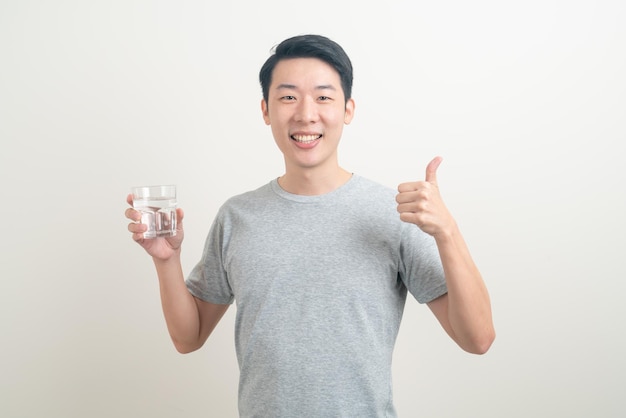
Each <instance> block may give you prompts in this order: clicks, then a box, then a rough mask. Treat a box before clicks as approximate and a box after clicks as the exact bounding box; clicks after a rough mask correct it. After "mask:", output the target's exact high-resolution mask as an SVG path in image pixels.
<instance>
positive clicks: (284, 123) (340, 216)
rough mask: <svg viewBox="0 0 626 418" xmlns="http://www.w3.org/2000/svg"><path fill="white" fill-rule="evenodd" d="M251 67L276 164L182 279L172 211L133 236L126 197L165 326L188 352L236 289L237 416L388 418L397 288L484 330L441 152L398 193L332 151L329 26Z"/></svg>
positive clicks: (454, 328)
mask: <svg viewBox="0 0 626 418" xmlns="http://www.w3.org/2000/svg"><path fill="white" fill-rule="evenodd" d="M260 81H261V85H262V90H263V100H262V102H261V109H262V113H263V119H264V121H265V123H266V124H267V125H269V126H271V129H272V133H273V136H274V140H275V141H276V144H277V145H278V148H279V149H280V151H281V152H282V154H283V156H284V161H285V173H284V174H283V175H282V176H281V177H279V178H278V179H275V180H272V181H270V182H269V183H268V184H266V185H264V186H262V187H260V188H259V189H257V190H254V191H251V192H248V193H244V194H242V195H239V196H235V197H233V198H231V199H229V200H228V201H227V202H226V203H225V204H224V205H223V206H222V207H221V208H220V210H219V212H218V214H217V216H216V218H215V221H214V223H213V225H212V227H211V230H210V232H209V235H208V238H207V241H206V246H205V249H204V253H203V256H202V259H201V260H200V262H199V263H198V264H197V265H196V267H195V268H194V269H193V271H192V272H191V274H190V275H189V277H188V278H187V280H186V281H185V279H184V277H183V271H182V267H181V263H180V246H181V243H182V241H183V228H182V222H179V226H178V228H179V230H178V234H177V235H176V236H174V237H169V238H157V239H143V237H142V233H143V232H144V231H145V226H144V225H142V224H140V223H138V221H139V220H140V216H139V214H138V213H137V212H136V211H135V210H133V209H132V208H129V209H127V211H126V216H127V217H128V218H129V219H131V220H132V221H134V222H133V223H130V224H129V230H130V232H132V233H133V239H134V240H135V241H137V242H138V243H139V244H140V245H141V246H142V247H143V248H145V250H146V251H147V252H148V254H150V255H151V256H152V258H153V260H154V264H155V266H156V270H157V274H158V277H159V283H160V290H161V298H162V304H163V310H164V313H165V318H166V322H167V326H168V330H169V332H170V335H171V337H172V340H173V342H174V344H175V346H176V348H177V349H178V350H179V351H180V352H182V353H187V352H190V351H194V350H197V349H198V348H200V347H201V346H202V345H203V344H204V342H205V341H206V340H207V338H208V337H209V335H210V334H211V332H212V330H213V329H214V328H215V326H216V325H217V323H218V322H219V320H220V318H221V317H222V315H223V314H224V313H225V312H226V310H227V309H228V306H229V305H230V304H231V303H232V302H233V301H235V302H236V303H237V316H236V350H237V359H238V362H239V367H240V371H241V374H240V386H239V412H240V415H241V416H242V417H295V416H297V417H308V418H310V417H339V416H350V417H353V416H355V417H356V416H358V417H393V416H396V414H395V410H394V406H393V402H392V390H391V382H392V379H391V357H392V352H393V347H394V343H395V340H396V336H397V333H398V329H399V326H400V320H401V317H402V312H403V308H404V303H405V300H406V296H407V291H408V292H410V293H411V294H412V295H413V296H414V297H415V298H416V299H417V300H418V301H419V302H420V303H426V304H427V305H428V306H429V308H430V309H431V310H432V312H433V313H434V315H435V316H436V317H437V319H438V320H439V322H440V323H441V325H442V326H443V328H444V329H445V331H446V332H447V333H448V334H449V335H450V337H451V338H452V339H453V340H454V341H455V342H456V343H457V344H458V345H459V346H460V347H462V348H463V349H464V350H466V351H468V352H471V353H484V352H486V351H487V349H488V348H489V346H490V345H491V343H492V341H493V339H494V329H493V325H492V319H491V307H490V302H489V296H488V293H487V290H486V288H485V285H484V283H483V280H482V278H481V276H480V273H479V271H478V269H477V268H476V266H475V265H474V262H473V261H472V258H471V256H470V253H469V251H468V249H467V247H466V245H465V242H464V240H463V237H462V236H461V233H460V232H459V229H458V227H457V225H456V222H455V221H454V219H453V217H452V216H451V215H450V213H449V212H448V210H447V209H446V206H445V205H444V203H443V202H442V199H441V197H440V194H439V190H438V187H437V177H436V172H437V168H438V166H439V164H440V162H441V159H440V158H435V159H434V160H433V161H431V162H430V164H428V166H427V167H426V176H425V179H424V180H423V181H415V182H410V183H404V184H401V185H400V186H399V187H398V191H399V193H397V194H396V192H395V191H393V190H391V189H388V188H386V187H383V186H380V185H378V184H376V183H374V182H371V181H369V180H367V179H365V178H362V177H360V176H358V175H356V174H352V173H350V172H349V171H346V170H345V169H343V168H342V167H341V166H340V165H339V162H338V156H337V146H338V144H339V140H340V138H341V134H342V130H343V126H344V125H345V124H349V123H350V121H351V120H352V118H353V116H354V106H355V104H354V100H353V99H352V97H351V85H352V65H351V63H350V60H349V58H348V56H347V55H346V54H345V52H344V51H343V49H342V48H341V47H340V46H339V45H337V44H336V43H335V42H333V41H331V40H329V39H327V38H325V37H322V36H317V35H305V36H297V37H294V38H290V39H287V40H285V41H284V42H282V43H281V44H280V45H278V46H277V48H276V49H275V53H274V54H273V55H272V56H271V57H270V58H269V59H268V60H267V61H266V63H265V64H264V66H263V68H262V69H261V72H260ZM129 203H130V202H129ZM398 212H399V214H398ZM178 216H179V219H180V220H181V221H182V218H183V212H182V210H180V209H179V210H178Z"/></svg>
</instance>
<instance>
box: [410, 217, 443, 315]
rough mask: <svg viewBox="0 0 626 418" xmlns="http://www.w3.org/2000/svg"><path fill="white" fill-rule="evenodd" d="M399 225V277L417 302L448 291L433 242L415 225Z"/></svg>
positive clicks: (432, 298) (429, 299)
mask: <svg viewBox="0 0 626 418" xmlns="http://www.w3.org/2000/svg"><path fill="white" fill-rule="evenodd" d="M402 228H403V230H402V240H401V247H400V258H401V260H400V277H401V279H402V281H403V282H404V285H405V286H406V287H407V289H408V291H409V293H411V294H412V295H413V297H414V298H415V299H416V300H417V301H418V302H419V303H428V302H430V301H432V300H434V299H437V298H438V297H439V296H442V295H444V294H445V293H447V292H448V288H447V286H446V279H445V275H444V273H443V266H442V265H441V258H440V257H439V251H438V249H437V244H436V243H435V239H434V238H433V237H432V236H430V235H428V234H426V233H425V232H423V231H422V230H421V229H419V228H418V227H417V226H416V225H413V224H409V223H406V224H403V226H402Z"/></svg>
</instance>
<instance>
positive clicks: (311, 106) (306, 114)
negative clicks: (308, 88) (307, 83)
mask: <svg viewBox="0 0 626 418" xmlns="http://www.w3.org/2000/svg"><path fill="white" fill-rule="evenodd" d="M318 117H319V115H318V113H317V106H316V105H315V101H314V100H313V99H311V98H309V97H305V98H303V99H302V100H301V101H300V102H299V103H298V108H297V110H296V114H295V119H296V121H298V122H305V123H309V122H317V120H318Z"/></svg>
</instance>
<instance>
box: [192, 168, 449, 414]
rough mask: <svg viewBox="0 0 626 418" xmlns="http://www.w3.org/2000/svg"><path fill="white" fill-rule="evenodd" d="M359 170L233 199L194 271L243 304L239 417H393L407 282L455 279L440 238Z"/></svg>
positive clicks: (213, 297) (434, 289) (204, 294)
mask: <svg viewBox="0 0 626 418" xmlns="http://www.w3.org/2000/svg"><path fill="white" fill-rule="evenodd" d="M395 194H396V192H395V191H394V190H393V189H391V188H387V187H384V186H381V185H378V184H376V183H374V182H371V181H369V180H367V179H365V178H363V177H360V176H357V175H353V176H352V178H351V179H350V180H349V181H348V182H347V183H346V184H344V185H343V186H341V187H340V188H338V189H337V190H335V191H333V192H330V193H327V194H324V195H320V196H300V195H294V194H290V193H287V192H286V191H284V190H283V189H282V188H281V187H280V186H279V185H278V182H277V181H276V180H273V181H271V182H270V183H269V184H266V185H265V186H263V187H261V188H259V189H257V190H254V191H251V192H248V193H244V194H242V195H239V196H235V197H233V198H231V199H229V200H228V201H227V202H226V203H225V204H224V205H223V206H222V207H221V208H220V210H219V212H218V214H217V216H216V219H215V221H214V223H213V225H212V227H211V230H210V232H209V236H208V238H207V241H206V246H205V249H204V253H203V256H202V259H201V260H200V262H199V263H198V264H197V265H196V267H195V268H194V269H193V271H192V272H191V273H190V275H189V278H188V279H187V287H188V288H189V290H190V292H191V293H192V294H193V295H194V296H196V297H198V298H200V299H202V300H205V301H208V302H212V303H219V304H226V303H232V302H233V301H236V306H237V315H236V323H235V344H236V350H237V359H238V362H239V367H240V383H239V413H240V416H241V417H245V418H249V417H260V418H267V417H272V418H276V417H294V418H295V417H298V418H301V417H307V418H313V417H320V418H321V417H323V418H330V417H359V418H365V417H395V416H396V413H395V409H394V406H393V399H392V387H391V386H392V379H391V357H392V352H393V347H394V344H395V340H396V336H397V334H398V329H399V326H400V320H401V318H402V312H403V310H404V303H405V300H406V295H407V289H408V291H409V292H410V293H411V294H412V295H413V296H414V297H415V298H416V299H417V300H418V301H419V302H420V303H425V302H429V301H431V300H433V299H435V298H437V297H439V296H441V295H443V294H444V293H446V291H447V288H446V284H445V279H444V275H443V269H442V267H441V261H440V259H439V255H438V252H437V247H436V245H435V242H434V240H433V238H432V237H431V236H429V235H427V234H425V233H423V232H422V231H421V230H420V229H419V228H418V227H417V226H415V225H413V224H408V223H404V222H402V221H401V220H400V218H399V215H398V213H397V211H396V203H395Z"/></svg>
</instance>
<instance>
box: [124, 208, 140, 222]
mask: <svg viewBox="0 0 626 418" xmlns="http://www.w3.org/2000/svg"><path fill="white" fill-rule="evenodd" d="M124 214H125V215H126V217H127V218H128V219H130V220H131V221H135V222H139V221H141V212H139V211H138V210H135V209H133V208H128V209H126V211H125V212H124Z"/></svg>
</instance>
